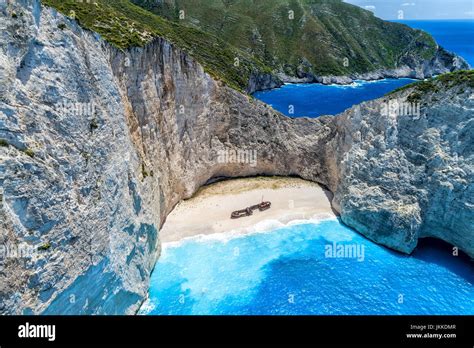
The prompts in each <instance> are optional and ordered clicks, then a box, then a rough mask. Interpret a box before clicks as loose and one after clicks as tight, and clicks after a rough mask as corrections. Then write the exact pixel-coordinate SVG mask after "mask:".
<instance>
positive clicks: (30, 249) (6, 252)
mask: <svg viewBox="0 0 474 348" xmlns="http://www.w3.org/2000/svg"><path fill="white" fill-rule="evenodd" d="M36 251H37V249H36V248H35V247H34V246H32V245H29V244H27V243H19V244H14V243H7V244H0V260H5V259H17V258H19V259H22V258H31V257H32V256H33V254H34V253H36Z"/></svg>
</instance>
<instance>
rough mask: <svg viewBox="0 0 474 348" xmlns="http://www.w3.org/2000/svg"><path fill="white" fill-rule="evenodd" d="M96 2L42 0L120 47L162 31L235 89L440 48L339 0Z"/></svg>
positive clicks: (384, 64) (367, 66)
mask: <svg viewBox="0 0 474 348" xmlns="http://www.w3.org/2000/svg"><path fill="white" fill-rule="evenodd" d="M95 2H96V3H95V4H88V3H86V2H85V1H83V2H78V1H76V0H42V3H43V4H44V5H47V6H51V7H54V8H56V9H57V10H59V11H60V12H62V13H64V14H66V15H68V16H73V17H75V18H76V19H77V20H78V21H79V23H80V24H81V25H82V26H83V27H85V28H87V29H90V30H93V31H95V32H97V33H99V34H101V35H102V36H103V37H104V38H105V39H106V40H107V41H109V42H110V43H112V44H113V45H115V46H117V47H119V48H121V49H126V48H128V47H132V46H143V45H145V44H147V43H148V42H150V41H151V40H152V39H153V38H155V37H157V36H160V37H164V38H166V39H168V40H169V41H171V42H173V43H174V44H176V45H177V46H179V47H181V48H182V49H183V50H185V51H186V52H188V53H189V54H190V55H191V56H193V57H194V58H195V59H196V60H198V61H199V62H200V63H201V64H202V65H203V66H204V68H205V69H206V71H207V72H208V73H210V74H211V75H212V76H213V77H214V78H216V79H220V80H223V81H224V82H225V83H227V84H228V85H229V86H231V87H233V88H236V89H238V90H245V89H246V88H247V86H248V82H249V79H250V76H251V75H252V74H255V73H257V74H262V73H267V74H268V73H277V72H284V73H285V74H287V75H289V76H293V77H294V76H298V77H304V76H306V75H307V74H310V75H311V74H312V75H316V76H321V75H347V74H351V73H364V72H369V71H374V70H376V69H378V68H393V67H396V66H398V65H400V64H404V63H410V62H413V61H419V60H422V59H429V58H431V57H433V56H434V54H435V53H436V48H437V46H436V43H435V41H434V40H433V38H432V37H431V36H430V35H428V34H427V33H425V32H423V31H419V30H414V29H411V28H409V27H407V26H405V25H402V24H397V23H390V22H385V21H382V20H380V19H378V18H376V17H374V16H373V14H372V13H371V12H369V11H365V10H363V9H360V8H358V7H356V6H353V5H349V4H346V3H344V2H342V1H340V0H133V1H130V0H96V1H95ZM181 11H184V19H180V14H183V12H181ZM290 11H292V12H290ZM291 16H292V17H291ZM290 17H291V18H290ZM345 58H347V59H348V63H349V64H348V65H347V66H345V65H344V59H345ZM236 59H237V60H238V64H235V62H236Z"/></svg>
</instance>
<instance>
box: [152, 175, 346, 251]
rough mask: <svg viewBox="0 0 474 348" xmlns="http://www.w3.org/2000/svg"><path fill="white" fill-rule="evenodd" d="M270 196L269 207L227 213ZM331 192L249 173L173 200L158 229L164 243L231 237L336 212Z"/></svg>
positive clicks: (331, 216) (292, 180) (327, 216)
mask: <svg viewBox="0 0 474 348" xmlns="http://www.w3.org/2000/svg"><path fill="white" fill-rule="evenodd" d="M262 197H263V200H265V201H271V203H272V207H271V208H270V209H269V210H267V211H263V212H260V211H255V212H254V214H253V215H252V216H248V217H243V218H240V219H231V218H230V215H231V213H232V211H235V210H240V209H244V208H246V207H247V206H251V205H254V204H257V203H260V201H261V200H262ZM329 197H331V193H330V192H329V191H327V190H325V189H324V188H322V187H321V186H320V185H318V184H316V183H313V182H309V181H305V180H303V179H299V178H281V177H278V178H276V177H253V178H243V179H232V180H226V181H219V182H217V183H214V184H211V185H208V186H205V187H203V188H201V189H200V190H199V191H198V192H197V193H196V194H195V195H194V196H193V197H192V198H190V199H188V200H185V201H182V202H180V203H178V204H177V205H176V207H175V208H174V209H173V211H172V212H171V213H170V214H169V215H168V218H167V220H166V222H165V224H164V225H163V227H162V229H161V231H160V239H161V242H162V246H163V247H169V246H172V245H175V244H176V243H180V242H182V241H183V240H187V239H190V238H192V239H221V240H222V239H229V238H234V237H240V236H244V235H247V234H253V233H263V232H268V231H271V230H274V229H278V228H283V227H285V226H289V225H291V224H300V223H306V222H307V223H311V221H313V222H314V221H315V220H317V221H321V220H325V219H335V218H337V215H336V213H335V212H334V211H333V209H332V206H331V203H330V198H329Z"/></svg>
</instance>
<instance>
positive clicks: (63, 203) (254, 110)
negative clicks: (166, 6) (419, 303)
mask: <svg viewBox="0 0 474 348" xmlns="http://www.w3.org/2000/svg"><path fill="white" fill-rule="evenodd" d="M18 6H19V8H18V9H17V11H18V12H19V11H23V13H24V14H23V16H21V17H17V18H12V17H11V16H9V15H8V13H7V12H5V11H4V12H3V13H2V21H1V24H0V25H1V26H2V28H1V29H2V33H4V35H3V36H2V37H0V43H1V46H0V47H1V50H0V61H1V63H2V64H0V77H1V79H2V84H0V88H1V93H2V94H1V96H0V97H1V98H0V138H1V139H4V140H6V142H7V143H8V144H9V146H1V147H0V159H1V162H0V174H1V177H0V180H1V181H0V183H1V187H2V200H1V202H0V204H1V205H0V216H1V219H0V228H1V233H0V244H1V245H8V246H10V248H12V247H15V246H23V247H28V248H30V249H29V250H30V252H29V253H27V255H26V257H23V258H19V257H15V256H14V255H13V254H12V253H11V252H10V253H6V254H5V253H4V254H3V255H2V256H6V257H2V258H0V311H1V313H4V314H13V313H47V314H50V313H63V314H88V313H101V314H120V313H134V312H135V311H136V309H137V308H138V306H139V305H140V303H141V301H142V300H143V298H144V297H145V296H146V292H147V289H148V282H149V275H150V272H151V270H152V267H153V265H154V263H155V262H156V259H157V257H158V256H159V250H160V247H159V245H160V243H159V233H158V231H159V229H160V227H161V225H162V224H163V222H164V221H165V219H166V216H167V214H168V213H169V212H170V211H171V210H172V209H173V207H174V205H175V204H176V203H178V202H179V201H180V200H181V199H184V198H188V197H190V196H192V195H193V194H194V193H195V192H196V190H197V189H198V188H199V187H200V186H202V185H203V184H204V183H206V182H207V181H208V180H210V179H212V178H216V177H221V176H227V177H240V176H249V175H257V174H263V175H285V176H286V175H298V176H300V177H302V178H305V179H308V180H312V181H317V182H319V183H321V184H324V185H325V186H327V187H328V188H329V189H330V190H331V191H332V192H334V193H335V199H334V202H333V203H334V207H335V208H336V209H337V210H339V211H340V212H341V216H342V219H343V221H344V222H346V223H347V224H348V225H350V226H352V227H354V228H356V229H357V230H358V231H359V232H361V233H363V234H364V235H366V236H368V237H369V238H371V239H373V240H374V241H376V242H379V243H382V244H385V245H387V246H389V247H392V248H394V249H397V250H400V251H403V252H410V251H411V250H413V248H414V247H415V246H416V243H417V239H418V238H419V237H426V236H435V237H438V238H442V239H444V240H446V241H448V242H450V243H452V244H454V245H456V246H459V247H460V248H461V249H463V250H465V251H466V252H468V253H469V254H470V255H471V256H472V255H474V250H473V245H472V243H473V239H474V238H473V236H472V233H473V228H472V221H473V202H472V197H473V194H472V193H473V192H472V182H473V180H472V171H473V168H472V166H473V160H472V159H473V158H472V143H473V141H472V135H473V129H472V126H473V120H472V119H473V117H472V116H473V115H472V110H473V105H472V102H473V101H472V100H470V99H469V98H468V97H469V96H470V94H471V93H472V89H471V88H469V87H467V86H460V87H459V88H457V89H455V90H449V91H446V92H439V93H437V94H433V95H431V96H426V97H425V98H427V99H423V102H424V103H427V104H426V105H423V106H422V108H421V115H420V116H419V117H413V116H403V115H401V116H400V115H392V114H387V115H383V114H382V111H381V110H382V108H383V105H384V103H385V102H388V100H384V99H381V100H377V101H373V102H368V103H364V104H362V105H360V106H357V107H355V108H353V109H351V110H348V111H346V112H345V113H343V114H342V115H339V116H337V117H321V118H318V119H305V118H299V119H290V118H287V117H285V116H283V115H281V114H279V113H278V112H276V111H274V110H273V109H271V108H270V107H268V106H266V105H265V104H263V103H261V102H258V101H256V100H253V99H252V98H251V97H248V96H245V95H243V94H241V93H239V92H237V91H235V90H232V89H230V88H227V87H225V86H223V85H221V84H220V83H219V82H216V81H214V80H213V79H212V78H211V77H210V76H209V75H208V74H206V73H205V72H204V71H203V69H202V67H201V66H200V65H199V64H198V63H196V62H195V61H194V60H192V59H191V58H189V56H187V55H186V54H185V53H183V52H182V51H181V50H180V49H178V48H176V47H174V46H172V45H170V44H169V43H168V42H166V41H164V40H161V39H157V40H155V41H154V42H153V43H152V44H150V45H148V46H147V47H145V48H136V49H132V50H129V51H127V52H122V51H118V50H116V49H114V48H111V47H110V46H109V45H108V44H106V43H104V42H103V41H101V40H100V39H99V38H98V37H97V36H95V35H94V34H93V33H90V32H86V31H83V30H82V29H81V28H79V27H78V26H77V25H76V24H75V23H74V22H72V21H70V20H68V19H65V18H64V17H63V16H61V15H59V14H57V13H56V12H55V11H53V10H50V9H45V8H43V9H41V7H40V6H39V3H38V2H37V1H24V2H22V3H21V6H20V5H18ZM61 23H66V24H67V26H66V28H64V29H60V28H59V27H58V26H59V25H60V24H61ZM461 88H462V89H463V91H461ZM409 93H410V91H406V92H402V93H401V94H398V95H396V96H394V97H393V98H401V99H402V100H404V99H405V98H406V97H407V95H409ZM458 93H459V94H458ZM435 98H437V100H435ZM71 103H72V104H71ZM455 154H457V157H456V155H455ZM253 155H256V157H255V159H256V160H255V161H253V159H254V158H253V157H252V156H253ZM249 156H250V157H249Z"/></svg>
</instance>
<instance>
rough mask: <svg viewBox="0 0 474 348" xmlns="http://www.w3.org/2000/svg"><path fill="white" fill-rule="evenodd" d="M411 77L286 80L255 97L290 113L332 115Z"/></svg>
mask: <svg viewBox="0 0 474 348" xmlns="http://www.w3.org/2000/svg"><path fill="white" fill-rule="evenodd" d="M413 82H415V80H412V79H385V80H380V81H356V82H355V83H353V84H351V85H344V86H341V85H322V84H319V83H307V84H286V85H284V86H282V87H280V88H275V89H272V90H268V91H262V92H257V93H255V94H254V97H255V98H257V99H260V100H261V101H264V102H265V103H267V104H269V105H271V106H272V107H273V108H274V109H275V110H278V111H280V112H281V113H283V114H285V115H287V116H290V117H318V116H322V115H335V114H338V113H340V112H343V111H344V110H346V109H348V108H350V107H352V106H354V105H357V104H360V103H362V102H364V101H367V100H372V99H377V98H380V97H382V96H384V95H385V94H387V93H389V92H391V91H393V90H394V89H397V88H398V87H402V86H404V85H407V84H409V83H413Z"/></svg>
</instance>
